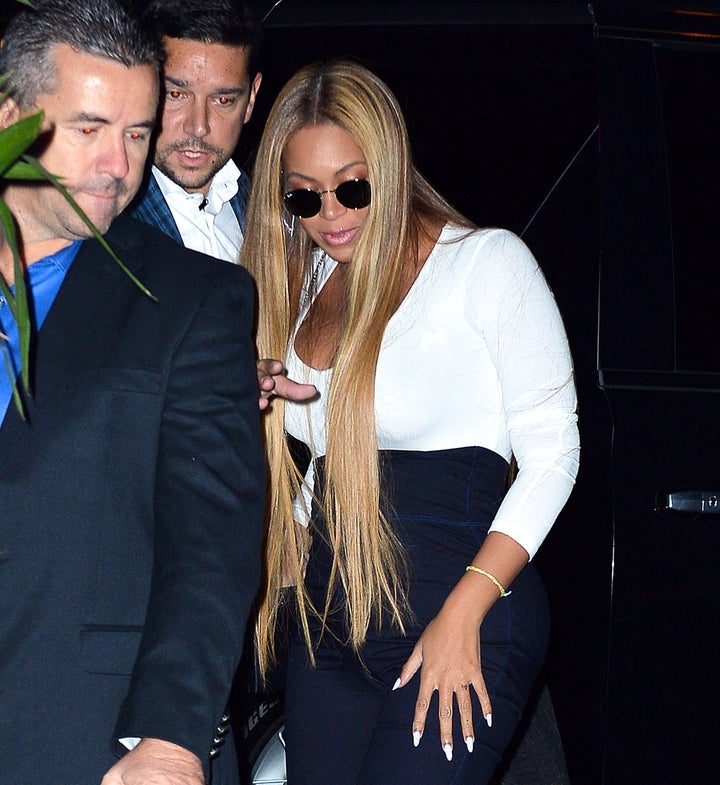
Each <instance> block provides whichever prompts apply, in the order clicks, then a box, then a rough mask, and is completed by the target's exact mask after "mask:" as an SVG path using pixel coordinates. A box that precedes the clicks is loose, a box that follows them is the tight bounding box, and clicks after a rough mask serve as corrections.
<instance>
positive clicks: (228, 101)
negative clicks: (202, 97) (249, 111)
mask: <svg viewBox="0 0 720 785" xmlns="http://www.w3.org/2000/svg"><path fill="white" fill-rule="evenodd" d="M217 102H218V103H219V104H220V106H230V105H231V104H233V103H235V101H234V99H233V98H228V97H227V96H226V95H221V96H219V97H218V99H217Z"/></svg>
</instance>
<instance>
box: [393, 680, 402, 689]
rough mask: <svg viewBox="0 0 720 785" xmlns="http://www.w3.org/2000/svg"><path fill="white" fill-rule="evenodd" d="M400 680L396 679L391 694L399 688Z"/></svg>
mask: <svg viewBox="0 0 720 785" xmlns="http://www.w3.org/2000/svg"><path fill="white" fill-rule="evenodd" d="M401 682H402V679H398V680H397V681H396V682H395V684H393V692H394V691H395V690H396V689H397V688H398V687H399V686H400V683H401Z"/></svg>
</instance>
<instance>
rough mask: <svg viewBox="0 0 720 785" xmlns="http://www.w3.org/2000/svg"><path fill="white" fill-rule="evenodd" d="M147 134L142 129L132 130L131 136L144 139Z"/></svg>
mask: <svg viewBox="0 0 720 785" xmlns="http://www.w3.org/2000/svg"><path fill="white" fill-rule="evenodd" d="M144 137H145V134H143V133H140V131H130V138H131V139H143V138H144Z"/></svg>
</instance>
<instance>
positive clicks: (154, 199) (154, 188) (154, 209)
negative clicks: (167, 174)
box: [127, 172, 183, 245]
mask: <svg viewBox="0 0 720 785" xmlns="http://www.w3.org/2000/svg"><path fill="white" fill-rule="evenodd" d="M127 213H128V214H129V215H132V216H133V218H137V219H139V220H140V221H144V222H145V223H146V224H150V226H156V227H157V228H158V229H161V230H162V231H163V232H165V234H168V235H170V237H172V238H173V240H175V241H176V242H178V243H180V245H182V244H183V241H182V237H181V236H180V230H179V229H178V227H177V224H176V223H175V219H174V218H173V215H172V212H170V208H169V207H168V205H167V202H166V201H165V197H164V196H163V193H162V191H161V190H160V186H159V185H158V184H157V180H156V179H155V178H154V177H153V175H152V172H149V173H148V175H147V177H146V181H145V184H144V185H143V187H142V188H141V189H140V193H139V194H138V195H137V196H136V197H135V200H134V201H133V203H132V205H131V206H130V207H129V208H128V210H127Z"/></svg>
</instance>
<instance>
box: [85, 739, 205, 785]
mask: <svg viewBox="0 0 720 785" xmlns="http://www.w3.org/2000/svg"><path fill="white" fill-rule="evenodd" d="M101 785H205V776H204V775H203V770H202V765H201V764H200V760H199V758H198V757H197V756H196V755H194V754H193V753H192V752H190V751H189V750H186V749H185V748H184V747H178V745H177V744H171V743H170V742H169V741H161V740H160V739H143V740H142V741H141V742H140V743H139V744H138V745H137V747H135V749H134V750H130V752H128V753H127V754H126V755H124V756H123V757H122V758H120V760H119V761H118V762H117V763H116V764H115V765H114V766H113V767H112V768H111V769H110V771H108V773H107V774H106V775H105V776H104V777H103V780H102V783H101Z"/></svg>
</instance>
